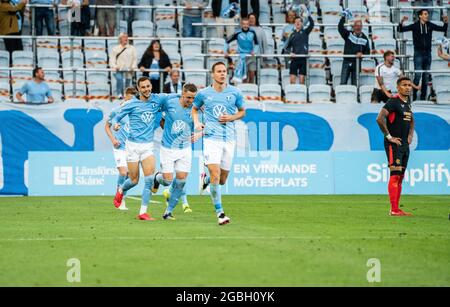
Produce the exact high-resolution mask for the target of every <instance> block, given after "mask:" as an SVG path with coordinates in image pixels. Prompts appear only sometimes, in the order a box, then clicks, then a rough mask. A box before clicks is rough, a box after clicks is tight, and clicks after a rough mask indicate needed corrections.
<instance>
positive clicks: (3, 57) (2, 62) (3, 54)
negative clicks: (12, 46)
mask: <svg viewBox="0 0 450 307" xmlns="http://www.w3.org/2000/svg"><path fill="white" fill-rule="evenodd" d="M0 67H9V52H8V51H5V50H0ZM8 77H9V71H7V70H0V78H8Z"/></svg>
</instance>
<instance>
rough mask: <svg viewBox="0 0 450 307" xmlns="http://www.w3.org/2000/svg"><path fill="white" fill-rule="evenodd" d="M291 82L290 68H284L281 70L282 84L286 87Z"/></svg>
mask: <svg viewBox="0 0 450 307" xmlns="http://www.w3.org/2000/svg"><path fill="white" fill-rule="evenodd" d="M290 83H291V75H290V73H289V69H283V70H281V85H282V86H283V88H285V87H286V85H288V84H290Z"/></svg>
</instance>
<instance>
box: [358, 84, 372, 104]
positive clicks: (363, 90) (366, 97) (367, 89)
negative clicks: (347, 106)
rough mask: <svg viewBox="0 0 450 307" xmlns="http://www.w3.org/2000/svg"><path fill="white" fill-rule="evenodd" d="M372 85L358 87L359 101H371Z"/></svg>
mask: <svg viewBox="0 0 450 307" xmlns="http://www.w3.org/2000/svg"><path fill="white" fill-rule="evenodd" d="M372 92H373V85H362V86H360V87H359V100H360V102H361V103H371V102H372V101H371V100H372Z"/></svg>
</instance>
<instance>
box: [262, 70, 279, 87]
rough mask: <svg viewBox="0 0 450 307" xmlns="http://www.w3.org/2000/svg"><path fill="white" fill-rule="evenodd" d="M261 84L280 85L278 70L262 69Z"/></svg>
mask: <svg viewBox="0 0 450 307" xmlns="http://www.w3.org/2000/svg"><path fill="white" fill-rule="evenodd" d="M260 76H261V82H260V85H265V84H278V83H279V81H278V78H279V77H278V70H277V69H274V68H263V69H261V73H260Z"/></svg>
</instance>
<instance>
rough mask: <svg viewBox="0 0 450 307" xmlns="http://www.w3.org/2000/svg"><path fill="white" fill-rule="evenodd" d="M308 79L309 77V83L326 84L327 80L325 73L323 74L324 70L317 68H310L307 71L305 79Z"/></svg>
mask: <svg viewBox="0 0 450 307" xmlns="http://www.w3.org/2000/svg"><path fill="white" fill-rule="evenodd" d="M308 79H309V85H313V84H326V82H327V80H326V75H325V70H323V69H318V68H314V69H310V70H309V71H308V78H307V80H308Z"/></svg>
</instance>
